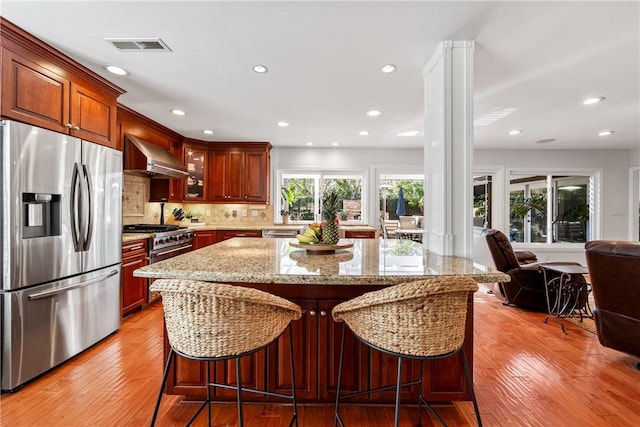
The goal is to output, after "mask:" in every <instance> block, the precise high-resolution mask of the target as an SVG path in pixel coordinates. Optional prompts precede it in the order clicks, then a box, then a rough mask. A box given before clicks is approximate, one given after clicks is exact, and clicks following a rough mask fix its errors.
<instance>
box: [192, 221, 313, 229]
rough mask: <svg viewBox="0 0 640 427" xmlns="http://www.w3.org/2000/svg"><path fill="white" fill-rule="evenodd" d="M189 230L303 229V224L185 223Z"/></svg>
mask: <svg viewBox="0 0 640 427" xmlns="http://www.w3.org/2000/svg"><path fill="white" fill-rule="evenodd" d="M185 226H187V227H188V228H189V230H193V231H198V230H260V231H262V230H304V229H305V228H307V226H306V225H303V224H288V225H280V224H275V225H274V224H197V223H196V224H185Z"/></svg>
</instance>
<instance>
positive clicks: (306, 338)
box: [268, 300, 323, 400]
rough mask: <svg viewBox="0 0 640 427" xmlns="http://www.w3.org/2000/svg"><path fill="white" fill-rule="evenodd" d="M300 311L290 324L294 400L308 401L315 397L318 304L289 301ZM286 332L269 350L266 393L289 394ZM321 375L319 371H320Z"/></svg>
mask: <svg viewBox="0 0 640 427" xmlns="http://www.w3.org/2000/svg"><path fill="white" fill-rule="evenodd" d="M292 301H293V302H294V303H296V304H298V305H299V306H300V307H301V308H302V317H301V318H300V319H299V320H294V321H293V322H291V327H292V328H293V329H292V333H293V359H294V367H295V375H296V396H297V398H298V399H301V400H312V399H316V398H317V396H318V358H317V342H318V319H319V312H318V303H317V301H316V300H292ZM290 360H291V359H290V357H289V332H288V331H285V333H284V334H283V335H282V336H281V337H280V338H279V339H278V340H277V341H276V342H275V343H274V344H272V345H271V346H270V347H269V366H268V369H269V381H270V384H269V390H271V391H274V392H278V393H291V365H290ZM320 372H323V371H320Z"/></svg>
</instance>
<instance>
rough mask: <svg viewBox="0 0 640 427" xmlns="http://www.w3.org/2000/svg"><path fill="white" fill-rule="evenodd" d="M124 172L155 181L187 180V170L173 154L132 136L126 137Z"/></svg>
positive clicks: (126, 135)
mask: <svg viewBox="0 0 640 427" xmlns="http://www.w3.org/2000/svg"><path fill="white" fill-rule="evenodd" d="M123 169H124V171H125V172H127V173H130V174H132V175H141V176H146V177H149V178H155V179H162V178H164V179H169V178H186V177H187V176H189V173H188V172H187V168H186V167H185V166H184V165H183V164H182V162H180V160H178V159H177V158H176V157H175V156H174V155H173V154H171V153H169V152H168V151H167V150H164V149H162V148H160V147H158V146H157V145H154V144H152V143H150V142H147V141H144V140H142V139H140V138H138V137H135V136H133V135H130V134H125V135H124V167H123Z"/></svg>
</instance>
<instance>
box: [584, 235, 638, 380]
mask: <svg viewBox="0 0 640 427" xmlns="http://www.w3.org/2000/svg"><path fill="white" fill-rule="evenodd" d="M585 250H586V258H587V267H588V268H589V277H590V280H591V287H592V290H593V298H594V301H595V307H594V308H593V315H594V320H595V323H596V331H597V332H598V339H599V340H600V344H602V345H603V346H605V347H609V348H612V349H614V350H618V351H622V352H624V353H627V354H630V355H632V356H635V357H640V242H627V241H614V240H594V241H591V242H587V243H586V244H585ZM636 369H640V363H638V364H637V365H636Z"/></svg>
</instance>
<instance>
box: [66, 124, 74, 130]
mask: <svg viewBox="0 0 640 427" xmlns="http://www.w3.org/2000/svg"><path fill="white" fill-rule="evenodd" d="M64 126H65V127H66V128H69V129H71V128H72V127H73V125H72V124H71V123H67V124H66V125H64Z"/></svg>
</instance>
